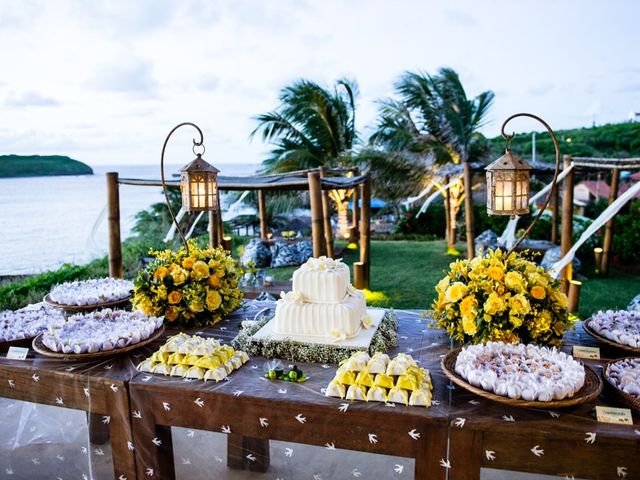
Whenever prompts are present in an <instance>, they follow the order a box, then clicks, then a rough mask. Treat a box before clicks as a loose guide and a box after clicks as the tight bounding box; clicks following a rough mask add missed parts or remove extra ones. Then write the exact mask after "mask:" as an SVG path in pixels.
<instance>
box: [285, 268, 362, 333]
mask: <svg viewBox="0 0 640 480" xmlns="http://www.w3.org/2000/svg"><path fill="white" fill-rule="evenodd" d="M369 323H370V320H369V317H367V305H366V302H365V298H364V293H363V292H362V291H360V290H356V289H355V288H354V287H353V286H352V285H351V282H350V275H349V267H348V266H347V265H345V264H344V263H342V261H341V260H334V259H332V258H328V257H324V256H323V257H320V258H310V259H309V260H308V261H307V262H306V263H305V264H303V265H302V266H301V267H300V268H299V269H298V270H296V271H295V272H294V274H293V285H292V291H291V292H288V293H286V294H285V293H284V292H283V293H282V295H281V299H280V300H278V302H277V303H276V313H275V319H274V331H275V332H276V333H278V334H281V335H301V336H308V337H326V338H333V339H335V340H344V339H347V338H353V337H355V336H356V335H358V333H359V332H360V330H361V329H362V328H363V327H364V328H367V327H368V326H369Z"/></svg>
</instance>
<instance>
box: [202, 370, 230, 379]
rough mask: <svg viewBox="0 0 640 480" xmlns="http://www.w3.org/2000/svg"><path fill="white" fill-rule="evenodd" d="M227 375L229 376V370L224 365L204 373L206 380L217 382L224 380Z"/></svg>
mask: <svg viewBox="0 0 640 480" xmlns="http://www.w3.org/2000/svg"><path fill="white" fill-rule="evenodd" d="M226 377H227V371H226V370H225V368H224V367H222V366H220V367H218V368H212V369H211V370H207V372H206V373H205V374H204V379H205V380H213V381H216V382H219V381H221V380H224V379H225V378H226Z"/></svg>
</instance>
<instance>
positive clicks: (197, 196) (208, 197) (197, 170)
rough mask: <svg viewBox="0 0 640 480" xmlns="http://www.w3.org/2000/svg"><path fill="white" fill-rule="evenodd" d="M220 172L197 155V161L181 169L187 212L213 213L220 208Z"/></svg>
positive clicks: (183, 203)
mask: <svg viewBox="0 0 640 480" xmlns="http://www.w3.org/2000/svg"><path fill="white" fill-rule="evenodd" d="M219 172H220V170H218V169H217V168H216V167H214V166H213V165H210V164H209V163H207V162H206V161H205V160H204V159H203V158H202V156H201V154H197V156H196V158H195V160H193V161H192V162H191V163H189V164H188V165H186V166H185V167H183V168H181V169H180V173H181V178H180V190H182V208H183V209H184V210H186V211H187V212H202V211H213V210H216V209H217V208H218V173H219Z"/></svg>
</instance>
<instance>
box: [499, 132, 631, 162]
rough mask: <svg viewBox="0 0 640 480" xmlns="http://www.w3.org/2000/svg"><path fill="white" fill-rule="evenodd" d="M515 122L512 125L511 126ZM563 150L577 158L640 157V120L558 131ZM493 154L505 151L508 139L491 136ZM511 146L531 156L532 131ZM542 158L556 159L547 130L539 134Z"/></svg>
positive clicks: (519, 152) (524, 154) (537, 144)
mask: <svg viewBox="0 0 640 480" xmlns="http://www.w3.org/2000/svg"><path fill="white" fill-rule="evenodd" d="M510 126H511V125H509V126H508V128H509V127H510ZM555 133H556V137H557V138H558V143H559V145H560V153H561V154H562V155H574V156H577V157H608V158H629V157H640V123H616V124H609V125H602V126H599V127H590V128H577V129H571V130H555ZM489 142H490V145H491V151H492V155H491V157H490V158H497V157H499V156H500V155H502V153H504V145H505V143H504V139H503V138H502V137H496V138H492V139H489ZM511 148H512V150H513V152H514V153H516V154H517V155H520V156H522V157H524V158H531V132H529V133H522V134H519V135H516V137H515V138H514V139H513V141H512V145H511ZM536 154H537V156H538V160H542V161H553V160H554V150H553V141H552V140H551V137H550V136H549V134H548V133H547V131H546V130H544V131H538V132H537V133H536Z"/></svg>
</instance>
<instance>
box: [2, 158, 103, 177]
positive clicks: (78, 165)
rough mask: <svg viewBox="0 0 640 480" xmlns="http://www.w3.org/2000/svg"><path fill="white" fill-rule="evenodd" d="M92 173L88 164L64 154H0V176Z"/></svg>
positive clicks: (49, 175)
mask: <svg viewBox="0 0 640 480" xmlns="http://www.w3.org/2000/svg"><path fill="white" fill-rule="evenodd" d="M93 174H94V172H93V169H92V168H91V167H90V166H89V165H87V164H86V163H84V162H81V161H79V160H74V159H73V158H70V157H67V156H65V155H0V178H31V177H52V176H69V175H72V176H77V175H93Z"/></svg>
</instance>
